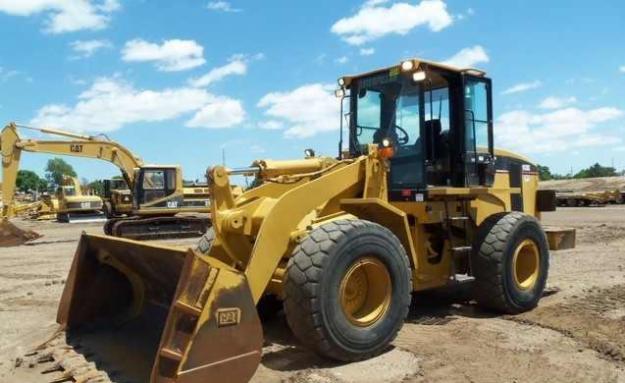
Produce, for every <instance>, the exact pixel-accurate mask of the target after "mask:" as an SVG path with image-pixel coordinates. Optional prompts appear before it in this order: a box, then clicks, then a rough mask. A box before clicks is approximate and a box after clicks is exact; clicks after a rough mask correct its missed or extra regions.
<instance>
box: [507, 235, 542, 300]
mask: <svg viewBox="0 0 625 383" xmlns="http://www.w3.org/2000/svg"><path fill="white" fill-rule="evenodd" d="M512 268H513V275H514V283H515V284H516V285H517V287H518V288H519V289H521V290H529V289H531V288H533V287H534V285H536V281H537V280H538V275H539V274H540V252H539V251H538V246H536V243H535V242H534V241H532V240H531V239H526V240H524V241H523V242H521V243H520V244H519V246H517V248H516V250H515V251H514V257H513V258H512Z"/></svg>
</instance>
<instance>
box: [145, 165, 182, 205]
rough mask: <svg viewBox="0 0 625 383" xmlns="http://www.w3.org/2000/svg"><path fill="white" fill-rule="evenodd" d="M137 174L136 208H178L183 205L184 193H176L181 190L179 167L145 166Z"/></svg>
mask: <svg viewBox="0 0 625 383" xmlns="http://www.w3.org/2000/svg"><path fill="white" fill-rule="evenodd" d="M137 176H138V177H137V182H136V183H135V195H136V196H137V198H136V200H135V204H136V206H135V209H137V210H138V209H144V208H152V209H177V208H179V207H180V206H181V205H182V195H179V196H175V195H174V194H176V192H179V190H178V185H179V183H178V178H179V177H180V172H179V171H178V168H177V167H175V166H172V167H161V166H158V167H153V166H145V167H143V168H141V169H139V170H138V174H137ZM179 194H180V193H179ZM172 197H173V198H172Z"/></svg>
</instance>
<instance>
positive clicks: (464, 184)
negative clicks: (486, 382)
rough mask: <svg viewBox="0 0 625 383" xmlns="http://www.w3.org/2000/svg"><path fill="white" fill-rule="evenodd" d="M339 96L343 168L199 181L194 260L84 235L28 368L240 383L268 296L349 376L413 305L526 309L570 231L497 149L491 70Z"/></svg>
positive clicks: (402, 72)
mask: <svg viewBox="0 0 625 383" xmlns="http://www.w3.org/2000/svg"><path fill="white" fill-rule="evenodd" d="M339 85H340V88H339V89H338V91H337V95H338V96H339V97H340V99H341V104H347V105H348V108H349V112H348V113H346V114H345V116H347V117H348V119H349V122H348V126H347V132H346V133H347V134H346V136H347V142H346V143H345V144H344V143H343V140H342V137H343V136H344V134H343V127H342V126H341V140H340V141H339V154H338V156H337V157H336V158H331V157H318V156H316V155H315V154H314V152H313V151H312V150H307V151H306V158H304V159H301V160H292V161H271V160H260V161H256V162H254V163H253V164H252V165H251V166H250V167H246V168H241V169H229V168H226V167H223V166H216V167H213V168H211V169H209V170H208V173H207V175H208V180H209V185H210V189H211V190H210V191H211V200H212V202H211V209H212V219H213V226H212V228H211V229H210V230H209V231H208V232H207V233H206V234H205V236H204V237H203V238H202V239H201V241H200V242H199V245H198V247H197V248H196V249H189V250H187V251H184V250H180V249H177V248H170V247H165V246H157V245H153V244H147V243H140V242H135V241H130V240H125V239H117V238H111V237H106V236H96V235H86V234H85V235H83V237H82V239H81V242H80V244H79V246H78V250H77V252H76V255H75V258H74V261H73V264H72V267H71V271H70V274H69V278H68V280H67V284H66V286H65V290H64V292H63V296H62V299H61V302H60V305H59V311H58V317H57V320H58V323H60V324H61V325H62V327H63V328H64V329H65V330H66V332H65V333H64V335H62V338H63V339H61V340H59V339H56V340H55V341H54V342H52V343H49V344H48V345H47V347H46V346H44V347H42V348H41V349H40V350H39V351H38V353H37V354H36V356H35V357H36V358H39V360H45V361H56V363H57V365H56V366H57V370H56V372H55V373H57V374H59V376H61V377H65V378H67V377H71V376H75V375H76V373H73V372H72V371H74V370H70V369H68V368H66V367H63V366H64V364H63V363H62V360H64V359H66V358H70V359H71V358H73V357H75V356H76V354H77V353H80V352H81V350H88V352H89V356H88V357H87V358H86V359H85V361H84V364H79V365H78V366H76V367H77V370H76V371H81V373H82V374H83V375H82V376H83V378H84V377H85V376H97V377H98V379H101V380H97V381H102V382H105V381H108V380H107V379H108V378H107V375H106V371H107V369H109V371H115V378H116V379H117V380H122V381H133V382H152V383H173V382H179V383H213V382H246V381H248V380H249V379H250V378H251V376H252V375H253V374H254V372H255V370H256V368H257V366H258V363H259V362H260V359H261V352H262V345H263V334H262V326H261V322H260V320H259V316H258V314H257V306H258V305H259V304H262V302H263V300H264V299H265V298H267V297H269V296H273V297H277V298H278V299H280V300H281V301H282V302H283V306H284V310H285V314H286V319H287V322H288V324H289V327H290V328H291V330H292V332H293V334H294V335H295V337H296V338H298V339H299V340H300V341H301V343H302V344H304V345H305V346H307V347H310V348H311V349H312V350H314V351H315V352H317V353H319V354H320V355H322V356H324V357H327V358H330V359H333V360H338V361H343V362H349V361H356V360H362V359H367V358H370V357H373V356H375V355H377V354H379V353H381V352H383V351H384V350H386V349H387V348H388V346H389V344H390V343H391V342H392V341H393V339H394V338H395V336H396V335H397V333H398V331H399V329H400V328H401V327H402V325H403V322H404V319H405V318H406V316H407V314H408V311H409V307H410V302H411V293H413V292H415V291H423V290H428V289H433V288H444V287H449V286H453V285H456V284H458V283H470V284H471V285H472V286H473V291H474V298H475V300H476V301H477V303H478V304H479V305H480V306H481V307H483V308H485V309H487V310H493V311H495V312H500V313H509V314H516V313H521V312H524V311H527V310H531V309H532V308H534V307H535V306H536V305H537V304H538V302H539V300H540V298H541V296H542V294H543V291H544V289H545V285H546V282H547V275H548V269H549V251H550V248H551V249H558V248H564V247H571V246H574V242H573V241H571V239H572V237H571V235H572V234H573V233H572V232H571V231H568V230H560V231H547V230H545V228H544V227H543V226H542V225H541V223H540V221H539V219H540V216H541V213H542V212H545V211H552V210H554V209H555V201H556V200H555V193H554V192H553V191H546V190H545V191H539V190H538V172H537V167H536V165H535V164H533V163H532V162H530V161H529V160H528V159H526V158H524V157H522V156H519V155H516V154H513V153H510V152H506V151H503V150H496V149H495V139H494V132H493V118H492V116H493V111H492V91H491V89H492V88H491V80H490V79H489V78H488V77H487V76H486V75H485V73H484V72H482V71H478V70H474V69H467V70H460V69H457V68H451V67H448V66H445V65H442V64H437V63H433V62H428V61H423V60H416V59H415V60H408V61H404V62H401V63H400V64H399V65H394V66H391V67H388V68H383V69H379V70H375V71H372V72H369V73H365V74H362V75H356V76H346V77H342V78H340V79H339ZM341 114H342V115H341V120H342V119H343V113H341ZM341 125H342V124H341ZM250 174H254V175H255V176H256V181H257V182H255V185H258V186H256V187H254V188H251V189H248V190H247V191H245V192H244V193H242V194H241V195H235V194H233V192H232V188H231V186H230V177H231V176H234V175H250ZM74 360H75V359H74ZM89 362H94V363H95V366H94V365H92V364H89ZM81 363H82V362H81ZM59 366H60V367H59ZM80 366H82V367H84V368H83V369H82V370H80V369H78V367H80ZM90 366H91V367H90ZM98 366H104V367H101V368H99V369H98ZM94 370H98V371H97V372H95V371H94ZM86 374H91V375H86ZM98 374H99V375H98ZM53 377H54V376H52V375H50V378H53ZM76 381H87V380H80V379H76ZM94 381H96V380H94Z"/></svg>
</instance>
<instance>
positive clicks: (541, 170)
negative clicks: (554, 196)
mask: <svg viewBox="0 0 625 383" xmlns="http://www.w3.org/2000/svg"><path fill="white" fill-rule="evenodd" d="M537 167H538V178H539V179H540V180H541V181H549V180H551V179H553V175H552V174H551V170H549V166H543V165H537Z"/></svg>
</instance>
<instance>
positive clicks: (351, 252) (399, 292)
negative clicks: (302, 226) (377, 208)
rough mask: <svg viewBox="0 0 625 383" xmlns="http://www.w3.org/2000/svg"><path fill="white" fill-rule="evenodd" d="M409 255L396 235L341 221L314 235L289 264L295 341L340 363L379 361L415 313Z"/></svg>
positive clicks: (288, 299) (288, 304) (288, 301)
mask: <svg viewBox="0 0 625 383" xmlns="http://www.w3.org/2000/svg"><path fill="white" fill-rule="evenodd" d="M411 279H412V278H411V270H410V264H409V261H408V256H407V255H406V251H405V250H404V248H403V246H402V244H401V242H400V241H399V239H397V237H396V236H395V235H394V234H393V233H392V232H390V231H389V230H388V229H386V228H384V227H382V226H380V225H378V224H376V223H372V222H369V221H364V220H339V221H334V222H330V223H327V224H324V225H322V226H320V227H318V228H316V229H314V230H313V231H312V232H311V233H310V235H309V236H308V237H307V238H306V239H305V240H304V241H303V242H302V243H301V244H300V245H299V246H298V247H297V248H296V249H295V250H294V253H293V256H292V257H291V259H289V262H288V266H287V272H286V281H285V289H284V291H285V300H284V309H285V313H286V318H287V322H288V323H289V327H290V328H291V330H292V331H293V333H294V334H295V336H296V337H297V338H298V339H299V340H300V341H301V342H302V343H304V344H305V345H306V346H308V347H309V348H311V349H313V350H314V351H316V352H317V353H319V354H321V355H323V356H326V357H329V358H332V359H336V360H340V361H354V360H361V359H366V358H369V357H372V356H374V355H377V354H379V353H380V352H382V351H384V350H385V349H386V348H387V347H388V345H389V344H390V342H392V341H393V339H394V338H395V336H396V335H397V332H398V331H399V329H400V328H401V327H402V325H403V322H404V319H405V318H406V316H407V314H408V309H409V306H410V301H411V291H412V281H411Z"/></svg>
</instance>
